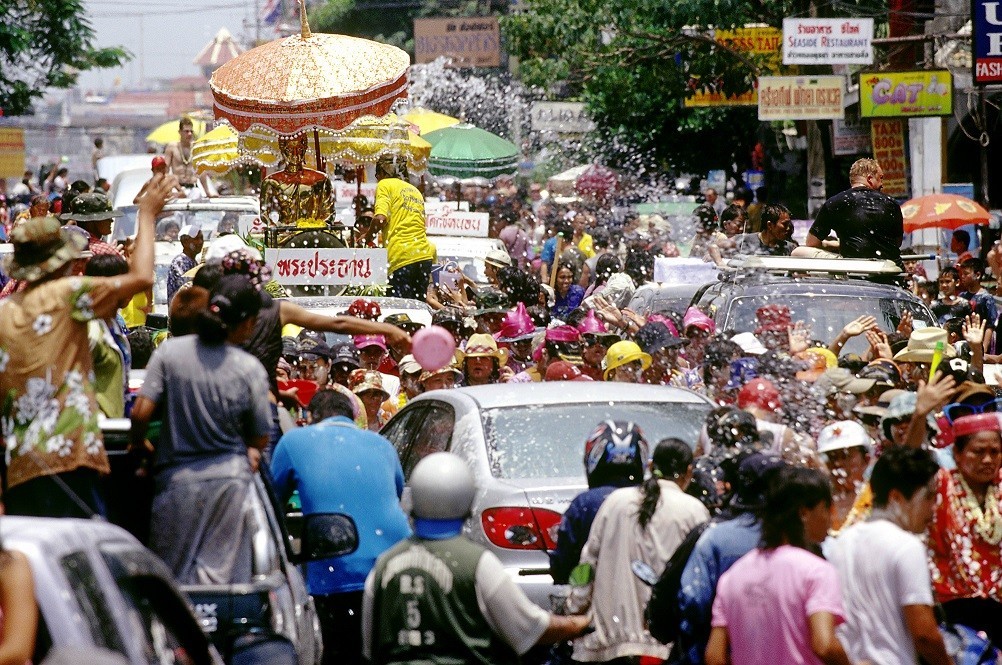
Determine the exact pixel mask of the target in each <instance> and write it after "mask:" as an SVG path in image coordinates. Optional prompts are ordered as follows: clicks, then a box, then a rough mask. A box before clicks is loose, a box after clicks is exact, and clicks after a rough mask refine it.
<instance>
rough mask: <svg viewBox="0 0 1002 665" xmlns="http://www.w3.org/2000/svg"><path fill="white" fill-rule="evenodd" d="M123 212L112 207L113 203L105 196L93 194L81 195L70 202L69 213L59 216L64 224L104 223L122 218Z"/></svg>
mask: <svg viewBox="0 0 1002 665" xmlns="http://www.w3.org/2000/svg"><path fill="white" fill-rule="evenodd" d="M121 216H122V211H121V210H115V209H114V208H112V207H111V201H110V200H109V199H108V197H107V196H105V195H104V194H99V193H98V192H91V193H90V194H79V195H78V196H75V197H74V198H73V200H72V201H70V205H69V211H67V212H64V213H63V214H61V215H60V216H59V219H61V220H63V221H64V222H70V221H73V222H102V221H104V220H106V219H115V218H116V217H121Z"/></svg>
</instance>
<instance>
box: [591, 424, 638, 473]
mask: <svg viewBox="0 0 1002 665" xmlns="http://www.w3.org/2000/svg"><path fill="white" fill-rule="evenodd" d="M649 459H650V447H649V446H648V445H647V439H645V438H644V434H643V432H641V431H640V427H638V426H637V424H636V423H632V422H623V421H612V420H606V421H604V422H602V423H600V424H599V426H598V427H596V428H595V431H594V432H592V433H591V436H589V437H588V440H587V441H585V454H584V465H585V474H586V475H587V476H588V486H589V487H601V486H602V485H616V486H623V487H625V486H627V485H639V484H640V483H641V482H643V480H644V469H645V467H646V466H647V461H648V460H649Z"/></svg>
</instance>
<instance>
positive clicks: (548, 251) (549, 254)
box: [539, 236, 557, 266]
mask: <svg viewBox="0 0 1002 665" xmlns="http://www.w3.org/2000/svg"><path fill="white" fill-rule="evenodd" d="M556 257H557V236H553V237H552V238H550V239H548V240H547V241H546V242H544V243H543V251H542V252H540V254H539V260H540V261H542V263H543V265H545V266H549V265H553V259H555V258H556Z"/></svg>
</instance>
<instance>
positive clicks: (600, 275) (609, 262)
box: [595, 254, 623, 285]
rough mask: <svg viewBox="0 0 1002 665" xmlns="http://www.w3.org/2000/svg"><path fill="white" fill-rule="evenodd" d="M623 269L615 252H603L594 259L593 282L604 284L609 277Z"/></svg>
mask: <svg viewBox="0 0 1002 665" xmlns="http://www.w3.org/2000/svg"><path fill="white" fill-rule="evenodd" d="M622 269H623V266H622V264H621V263H620V262H619V258H618V257H617V256H616V255H615V254H603V255H602V256H600V257H598V260H597V261H595V283H596V284H599V285H601V284H605V283H606V282H607V281H609V278H610V277H612V276H613V275H615V274H616V273H617V272H620V271H621V270H622Z"/></svg>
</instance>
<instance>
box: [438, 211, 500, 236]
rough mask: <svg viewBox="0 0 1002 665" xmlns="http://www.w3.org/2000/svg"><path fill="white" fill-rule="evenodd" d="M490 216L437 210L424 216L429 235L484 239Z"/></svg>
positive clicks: (478, 213) (487, 214) (479, 213)
mask: <svg viewBox="0 0 1002 665" xmlns="http://www.w3.org/2000/svg"><path fill="white" fill-rule="evenodd" d="M490 220H491V216H490V214H489V213H486V212H466V211H463V210H451V209H446V208H439V209H437V210H435V211H434V212H432V213H431V214H426V216H425V224H424V226H425V229H427V231H428V234H429V235H436V236H467V237H472V238H486V237H487V232H488V230H489V227H490Z"/></svg>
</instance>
